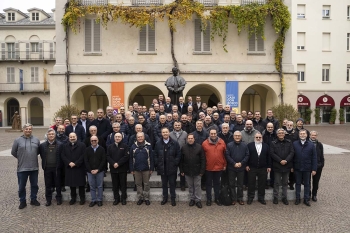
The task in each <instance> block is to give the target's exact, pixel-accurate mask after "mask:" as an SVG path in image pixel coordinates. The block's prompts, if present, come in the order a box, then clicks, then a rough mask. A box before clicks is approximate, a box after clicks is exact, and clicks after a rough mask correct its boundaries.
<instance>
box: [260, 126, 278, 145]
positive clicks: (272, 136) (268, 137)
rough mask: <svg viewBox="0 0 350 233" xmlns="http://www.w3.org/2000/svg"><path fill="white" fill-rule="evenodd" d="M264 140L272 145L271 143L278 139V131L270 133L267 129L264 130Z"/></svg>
mask: <svg viewBox="0 0 350 233" xmlns="http://www.w3.org/2000/svg"><path fill="white" fill-rule="evenodd" d="M262 135H263V136H262V137H263V142H265V143H266V144H267V145H269V146H271V143H272V142H273V141H274V140H276V139H277V134H276V131H275V130H274V131H272V133H269V132H268V131H267V130H264V131H263V132H262Z"/></svg>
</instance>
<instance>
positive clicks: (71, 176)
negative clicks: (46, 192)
mask: <svg viewBox="0 0 350 233" xmlns="http://www.w3.org/2000/svg"><path fill="white" fill-rule="evenodd" d="M85 149H86V146H85V144H84V143H82V142H79V141H77V142H76V143H74V145H73V146H72V143H70V142H69V143H66V144H65V145H63V148H62V153H61V158H62V161H63V165H64V169H65V185H66V186H70V187H78V186H85V182H86V179H85V175H86V169H85V164H84V154H85ZM70 162H73V163H74V164H75V166H74V167H72V168H71V167H70V166H69V163H70Z"/></svg>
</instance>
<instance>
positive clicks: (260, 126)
mask: <svg viewBox="0 0 350 233" xmlns="http://www.w3.org/2000/svg"><path fill="white" fill-rule="evenodd" d="M253 127H254V129H256V130H257V131H259V132H260V133H262V132H263V131H264V130H265V129H266V127H264V122H263V120H262V119H261V118H260V120H256V119H253Z"/></svg>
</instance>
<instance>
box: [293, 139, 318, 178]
mask: <svg viewBox="0 0 350 233" xmlns="http://www.w3.org/2000/svg"><path fill="white" fill-rule="evenodd" d="M293 146H294V170H298V171H306V172H311V171H317V154H316V148H315V146H314V145H313V143H311V142H310V141H307V140H306V141H305V143H304V145H303V144H301V141H300V140H298V141H295V142H293Z"/></svg>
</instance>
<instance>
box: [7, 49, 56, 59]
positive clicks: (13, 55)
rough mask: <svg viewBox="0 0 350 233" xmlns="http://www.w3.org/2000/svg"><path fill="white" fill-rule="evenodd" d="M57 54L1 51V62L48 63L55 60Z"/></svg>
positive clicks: (51, 52)
mask: <svg viewBox="0 0 350 233" xmlns="http://www.w3.org/2000/svg"><path fill="white" fill-rule="evenodd" d="M55 59H56V53H55V52H54V51H41V52H30V51H7V50H3V51H1V56H0V61H31V60H32V61H38V60H39V61H47V60H55Z"/></svg>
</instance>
